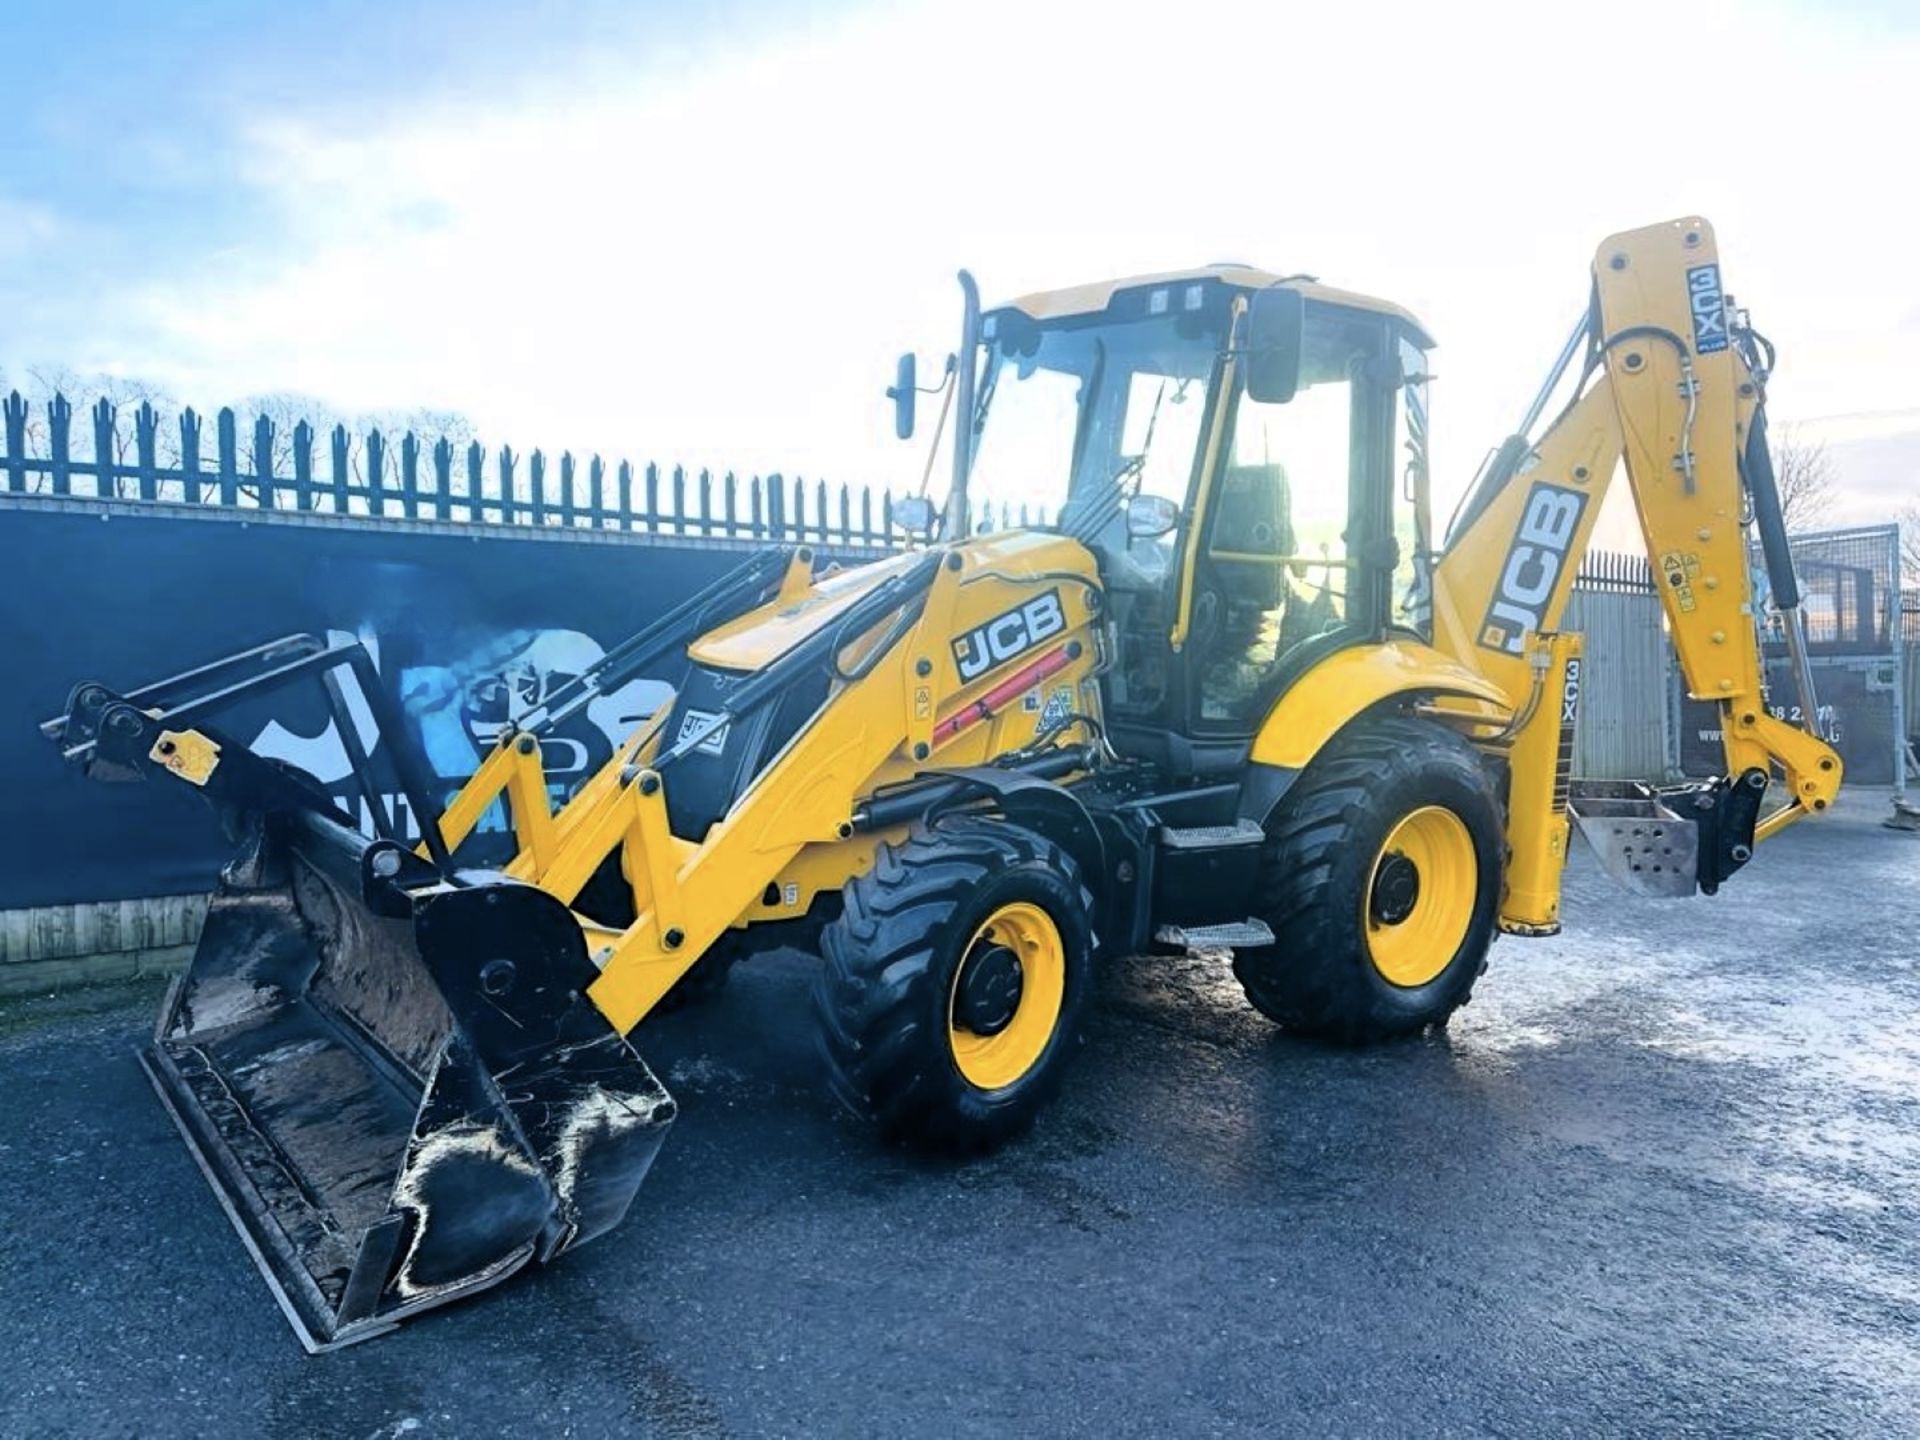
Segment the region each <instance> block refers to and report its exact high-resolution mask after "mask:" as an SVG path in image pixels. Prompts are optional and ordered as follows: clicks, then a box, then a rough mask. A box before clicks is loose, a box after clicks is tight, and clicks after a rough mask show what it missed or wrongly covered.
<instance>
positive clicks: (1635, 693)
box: [1565, 551, 1669, 780]
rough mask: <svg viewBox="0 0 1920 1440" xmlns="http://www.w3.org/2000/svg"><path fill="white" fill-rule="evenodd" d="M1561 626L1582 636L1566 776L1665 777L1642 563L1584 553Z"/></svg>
mask: <svg viewBox="0 0 1920 1440" xmlns="http://www.w3.org/2000/svg"><path fill="white" fill-rule="evenodd" d="M1565 628H1567V629H1569V630H1578V631H1580V632H1581V633H1582V634H1583V635H1584V636H1585V637H1586V649H1585V654H1586V673H1585V676H1584V682H1583V684H1582V686H1581V696H1580V710H1579V719H1578V721H1577V723H1576V725H1575V729H1574V747H1573V773H1574V774H1575V775H1578V776H1580V777H1581V778H1582V779H1590V780H1662V779H1665V778H1666V774H1667V770H1668V765H1669V762H1668V758H1667V757H1668V748H1669V747H1668V738H1669V727H1668V720H1667V691H1668V683H1667V673H1668V654H1669V652H1668V647H1667V639H1666V633H1665V631H1664V630H1662V629H1661V624H1660V597H1659V595H1658V594H1657V593H1656V592H1655V590H1654V584H1653V571H1652V568H1651V567H1650V566H1649V565H1648V564H1647V562H1646V560H1645V559H1644V558H1642V557H1641V556H1638V555H1622V554H1614V553H1611V552H1608V551H1595V552H1593V553H1592V554H1590V555H1589V556H1588V557H1587V561H1586V563H1585V564H1584V565H1583V566H1581V569H1580V574H1579V577H1578V578H1577V579H1576V580H1575V582H1574V589H1573V599H1572V601H1571V602H1570V603H1569V605H1568V606H1567V618H1566V621H1565Z"/></svg>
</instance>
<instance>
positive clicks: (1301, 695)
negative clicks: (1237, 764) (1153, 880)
mask: <svg viewBox="0 0 1920 1440" xmlns="http://www.w3.org/2000/svg"><path fill="white" fill-rule="evenodd" d="M1418 697H1434V698H1440V697H1445V698H1447V699H1450V700H1456V701H1466V702H1469V703H1468V704H1467V705H1466V706H1465V707H1463V708H1462V718H1463V719H1466V720H1481V721H1490V722H1494V723H1504V722H1505V721H1507V720H1509V719H1510V718H1511V717H1512V714H1513V703H1512V701H1511V700H1510V699H1509V698H1508V696H1507V695H1506V693H1505V692H1504V691H1502V690H1501V689H1500V687H1499V686H1497V685H1495V684H1494V683H1493V682H1492V681H1491V680H1489V679H1487V678H1486V676H1484V675H1482V674H1480V673H1479V672H1478V671H1475V670H1472V669H1469V668H1468V667H1467V666H1465V665H1462V664H1461V663H1460V662H1459V661H1458V660H1455V659H1453V658H1452V657H1450V656H1448V655H1446V654H1444V653H1442V652H1441V651H1439V650H1436V649H1434V648H1433V646H1431V645H1427V644H1423V643H1421V642H1420V641H1417V640H1405V639H1396V640H1387V641H1384V642H1382V643H1380V644H1376V645H1356V646H1352V647H1350V648H1348V649H1345V650H1340V651H1337V652H1335V653H1334V654H1332V655H1329V656H1327V657H1326V658H1325V659H1324V660H1321V661H1320V662H1319V663H1317V664H1315V665H1314V666H1312V667H1311V668H1310V669H1309V670H1308V671H1307V672H1306V673H1305V674H1304V675H1302V676H1301V677H1300V678H1299V679H1298V680H1296V681H1295V682H1294V683H1293V684H1292V685H1291V686H1289V687H1288V689H1287V691H1286V693H1285V694H1284V695H1282V696H1281V697H1280V699H1279V701H1278V702H1277V703H1276V704H1275V705H1274V707H1273V709H1272V710H1270V711H1268V712H1267V718H1266V719H1265V720H1264V721H1262V722H1261V725H1260V731H1259V733H1258V734H1257V735H1255V736H1254V740H1253V748H1252V750H1251V752H1250V753H1249V755H1248V760H1249V761H1250V762H1251V763H1250V767H1249V774H1248V777H1247V783H1246V792H1245V795H1244V796H1243V798H1242V801H1241V806H1240V813H1241V814H1242V815H1245V816H1247V817H1249V818H1252V819H1256V820H1264V819H1265V818H1266V816H1267V815H1268V814H1269V813H1270V812H1271V811H1272V809H1273V807H1274V806H1275V805H1277V804H1278V803H1279V801H1280V798H1281V797H1282V796H1283V795H1285V793H1286V792H1287V790H1288V789H1289V788H1290V787H1291V786H1292V784H1293V781H1294V778H1295V777H1296V776H1298V775H1299V773H1300V772H1301V771H1302V770H1304V769H1306V767H1307V766H1308V765H1309V764H1310V763H1311V762H1312V760H1313V758H1314V756H1316V755H1318V754H1319V753H1320V752H1321V751H1322V750H1324V749H1325V748H1326V746H1327V743H1328V742H1329V741H1331V740H1332V739H1333V738H1334V737H1335V736H1336V735H1338V734H1339V733H1340V732H1341V731H1342V730H1344V729H1345V728H1346V727H1347V726H1348V725H1349V724H1351V723H1352V722H1353V721H1354V720H1356V719H1357V718H1359V717H1360V716H1361V715H1364V714H1366V713H1367V712H1369V711H1371V710H1375V709H1377V708H1379V707H1381V706H1383V705H1386V704H1389V703H1391V702H1393V701H1396V700H1411V699H1414V698H1418Z"/></svg>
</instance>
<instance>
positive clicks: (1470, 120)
mask: <svg viewBox="0 0 1920 1440" xmlns="http://www.w3.org/2000/svg"><path fill="white" fill-rule="evenodd" d="M1917 66H1920V47H1917V46H1916V44H1915V42H1914V41H1913V40H1911V39H1899V38H1887V37H1882V38H1878V39H1873V40H1871V41H1869V40H1868V39H1866V38H1863V37H1860V36H1857V35H1852V36H1850V35H1847V34H1843V33H1840V32H1837V31H1834V30H1832V29H1831V28H1828V27H1826V26H1823V25H1822V24H1821V23H1820V22H1819V21H1818V19H1817V18H1815V17H1803V18H1800V19H1795V18H1793V17H1792V16H1791V15H1790V14H1788V13H1786V12H1775V13H1773V14H1772V15H1771V17H1770V18H1769V15H1768V12H1765V11H1756V10H1754V9H1753V7H1739V6H1735V5H1732V4H1730V3H1717V4H1716V3H1704V4H1694V5H1686V6H1675V5H1672V4H1667V3H1656V0H1622V3H1619V4H1616V5H1613V6H1611V7H1609V8H1608V10H1607V11H1606V13H1605V15H1604V16H1599V15H1597V14H1596V13H1595V12H1593V11H1591V10H1587V11H1575V10H1568V11H1566V12H1565V14H1564V16H1563V15H1562V14H1561V12H1560V11H1559V10H1558V8H1557V7H1549V6H1539V5H1537V4H1518V3H1515V4H1503V5H1497V6H1490V7H1484V8H1481V9H1479V10H1478V11H1477V12H1476V11H1475V10H1474V9H1472V8H1471V7H1464V6H1436V5H1431V4H1428V3H1397V4H1381V5H1368V6H1358V5H1354V6H1344V7H1334V6H1327V7H1324V8H1316V9H1308V8H1306V7H1303V6H1300V5H1298V4H1292V5H1275V4H1271V3H1253V4H1244V5H1214V4H1188V5H1184V6H1179V7H1169V6H1164V5H1155V6H1150V7H1130V6H1124V5H1119V4H1113V5H1102V6H1098V7H1094V8H1089V9H1084V10H1083V9H1077V8H1073V7H1048V6H1043V5H1038V4H1032V3H1014V0H980V3H976V4H971V5H968V6H964V7H960V6H954V7H940V8H933V9H924V10H916V11H912V12H908V13H898V12H885V13H874V14H864V15H854V16H850V17H848V18H847V19H845V20H844V21H843V22H842V23H841V24H839V25H838V26H837V27H835V28H831V29H823V30H815V31H811V32H807V33H801V34H786V35H773V34H769V35H765V36H762V37H759V38H757V39H756V40H754V41H753V42H752V43H751V44H747V45H736V44H727V43H716V44H715V45H712V46H709V47H708V48H707V49H706V50H704V51H701V52H699V53H693V54H688V53H682V54H675V55H673V56H669V57H664V58H663V57H661V56H660V55H658V54H651V55H650V54H648V53H634V54H622V53H614V52H604V53H599V54H595V55H583V56H582V57H581V58H580V62H579V64H578V65H577V66H576V67H574V68H573V69H572V70H570V71H568V70H565V69H562V70H561V71H557V72H550V73H551V79H550V80H548V81H547V82H545V83H544V84H542V85H539V86H536V87H533V88H528V89H525V90H522V91H520V92H518V93H515V94H511V95H507V96H505V97H502V96H497V95H487V96H459V95H451V94H450V95H446V96H443V97H441V98H439V99H437V100H426V101H423V102H422V103H421V105H420V106H419V107H418V108H417V109H416V110H415V111H413V112H412V113H410V114H407V115H406V116H404V117H403V118H401V119H399V120H397V121H385V122H383V123H382V124H381V125H380V127H379V128H377V129H372V130H365V131H353V130H350V129H342V130H336V131H329V132H327V133H320V132H318V131H316V130H315V129H313V128H311V127H310V126H304V125H300V124H296V123H294V122H292V121H289V120H286V119H284V118H277V117H273V116H263V117H260V119H259V121H258V123H257V124H256V126H255V127H254V129H253V131H252V132H251V137H250V138H251V150H250V153H251V157H252V160H251V164H250V166H249V170H248V175H249V178H250V179H251V181H252V183H254V184H256V185H258V186H259V187H261V189H262V190H263V191H264V192H266V193H267V194H268V195H269V196H270V197H271V199H272V201H273V202H274V205H275V207H276V208H277V210H278V212H279V214H280V215H281V216H282V217H283V220H284V223H285V226H286V228H287V232H288V234H289V235H290V236H291V237H292V241H293V245H292V252H291V254H290V255H281V254H279V253H277V252H276V253H275V254H273V255H266V254H257V255H256V254H249V253H241V254H233V255H226V256H221V257H212V258H209V259H208V260H207V262H206V263H205V264H204V265H202V266H200V267H198V268H197V269H196V270H194V271H193V272H192V273H188V274H175V275H166V276H159V277H155V278H154V280H153V281H152V283H151V284H150V285H148V286H146V287H145V288H144V289H143V290H142V291H141V292H140V293H139V295H138V296H137V297H135V299H136V301H137V313H138V315H139V316H140V317H141V318H142V320H143V321H144V322H145V324H146V325H147V326H150V327H151V329H150V331H149V332H148V333H150V334H151V335H153V336H154V337H157V338H155V339H154V341H153V342H152V347H151V362H152V363H151V364H150V365H148V366H147V367H146V368H149V369H155V370H162V371H165V372H167V373H166V374H165V376H164V378H167V379H169V380H171V381H172V382H173V383H174V384H175V385H176V386H177V388H179V389H181V390H182V391H183V392H189V393H208V392H217V393H238V392H241V391H261V390H278V389H297V390H304V391H310V392H313V393H315V394H318V395H321V396H324V397H326V398H328V399H330V400H333V401H335V402H336V403H340V404H342V405H346V406H354V407H376V406H383V405H395V404H408V405H411V404H428V405H435V406H443V407H452V408H459V409H463V410H465V411H467V412H468V413H470V414H472V415H474V416H475V417H476V418H477V419H478V420H479V421H480V422H481V424H482V425H483V427H484V428H485V429H486V431H487V432H488V433H489V434H490V435H492V436H495V437H497V438H500V439H508V440H512V441H513V442H514V443H516V444H518V445H532V444H536V443H542V444H546V445H548V446H550V447H558V446H560V445H571V446H574V447H576V448H584V447H589V446H599V447H601V448H603V449H606V450H608V451H609V452H613V451H618V452H622V453H626V454H631V455H633V456H635V457H646V456H651V457H658V458H661V459H673V458H684V459H687V460H689V461H695V462H703V461H705V462H712V463H715V464H730V465H737V466H741V467H743V468H760V469H769V468H775V467H779V468H784V469H786V470H787V471H788V472H789V473H792V472H794V471H796V470H800V471H806V472H807V473H819V472H826V473H829V474H832V475H834V476H836V477H841V478H847V479H853V480H869V479H871V480H887V479H889V478H894V477H897V476H900V475H904V474H907V473H910V472H911V473H917V469H918V456H917V454H914V453H910V452H908V451H906V450H904V449H900V448H896V447H894V445H893V443H892V442H891V440H890V439H889V438H887V436H888V417H887V414H886V412H885V408H884V405H883V403H882V401H881V397H880V391H881V388H882V387H883V386H884V384H885V383H886V381H887V375H888V372H889V369H890V357H891V355H892V354H893V353H894V352H895V351H897V350H899V349H902V348H905V347H907V346H910V345H912V346H917V347H918V348H919V349H920V350H921V352H922V353H923V355H928V356H934V355H937V354H939V353H941V352H943V351H944V350H945V349H947V348H949V347H950V345H951V343H952V334H953V330H954V326H955V318H956V309H957V301H956V296H955V292H954V290H953V287H952V283H951V273H952V271H953V269H954V268H955V267H956V266H958V265H961V264H966V265H969V266H971V267H973V268H974V269H975V271H976V272H977V273H978V274H979V275H980V277H981V279H982V282H983V284H984V285H985V287H986V289H987V290H988V292H989V295H990V296H992V295H994V294H1010V293H1019V292H1021V291H1024V290H1028V289H1032V288H1038V287H1042V286H1047V285H1053V284H1061V283H1067V282H1071V281H1074V280H1077V279H1085V278H1090V277H1093V276H1099V275H1106V274H1115V273H1127V272H1130V271H1135V270H1150V269H1156V268H1165V267H1168V266H1175V265H1183V264H1189V263H1197V262H1204V261H1209V260H1215V259H1223V258H1237V259H1246V260H1250V261H1254V262H1256V263H1265V264H1269V265H1272V266H1276V267H1281V268H1284V269H1289V270H1295V269H1306V270H1312V271H1314V272H1316V273H1318V274H1320V275H1321V276H1323V277H1324V278H1326V279H1328V280H1331V281H1335V282H1337V283H1341V284H1345V285H1348V286H1350V287H1352V288H1356V289H1363V290H1369V291H1372V292H1375V293H1380V294H1384V295H1388V296H1391V297H1393V298H1395V299H1398V300H1400V301H1402V302H1403V303H1405V304H1407V305H1408V306H1409V307H1411V308H1412V309H1414V310H1415V311H1416V312H1418V313H1420V314H1422V315H1423V317H1424V318H1426V320H1427V321H1428V323H1429V324H1430V326H1431V327H1432V329H1433V330H1434V332H1435V333H1436V334H1437V335H1438V336H1439V338H1440V340H1441V341H1442V346H1443V348H1442V349H1441V351H1440V354H1439V357H1438V360H1437V364H1436V369H1437V371H1438V373H1439V375H1440V377H1441V379H1440V383H1439V385H1438V387H1437V393H1436V405H1437V413H1438V430H1437V444H1438V458H1439V462H1440V466H1441V473H1442V475H1443V477H1445V478H1446V479H1447V480H1448V481H1450V482H1451V484H1452V485H1455V486H1457V485H1458V484H1460V483H1463V482H1464V481H1465V479H1466V478H1467V476H1468V475H1469V474H1470V473H1471V471H1472V470H1473V468H1474V465H1475V463H1476V462H1477V460H1478V458H1479V455H1480V453H1481V451H1482V450H1483V449H1484V448H1485V447H1486V446H1488V445H1490V444H1492V443H1493V442H1494V441H1495V440H1497V438H1498V436H1499V434H1500V433H1501V432H1502V430H1503V429H1504V427H1506V426H1507V425H1510V424H1511V423H1512V421H1513V419H1514V418H1516V414H1517V411H1518V410H1519V408H1520V407H1521V406H1522V405H1523V404H1524V402H1525V400H1526V399H1527V397H1528V394H1529V393H1530V391H1531V388H1532V386H1533V384H1534V382H1535V379H1536V378H1537V374H1538V372H1539V370H1540V369H1541V367H1543V366H1544V364H1545V362H1546V361H1547V360H1548V359H1550V358H1551V351H1552V349H1553V347H1554V346H1555V345H1556V344H1557V342H1558V340H1559V339H1560V337H1561V335H1562V333H1563V331H1564V328H1565V325H1566V323H1567V321H1568V320H1569V319H1570V318H1571V316H1572V314H1573V313H1574V312H1575V311H1576V310H1577V309H1578V307H1579V306H1580V305H1581V304H1582V303H1583V302H1584V299H1585V292H1586V278H1585V267H1586V263H1587V261H1588V258H1589V257H1590V255H1591V253H1592V250H1593V248H1594V246H1595V245H1596V244H1597V243H1598V241H1599V240H1600V239H1601V238H1602V237H1603V236H1604V235H1605V234H1607V233H1609V232H1610V231H1613V230H1617V229H1621V228H1625V227H1628V226H1632V225H1636V224H1641V223H1645V222H1648V221H1652V220H1656V219H1661V218H1666V217H1669V216H1672V215H1677V214H1683V213H1689V212H1693V211H1698V212H1700V213H1704V214H1706V215H1708V216H1709V217H1711V218H1712V219H1713V220H1714V221H1715V222H1716V224H1717V226H1718V228H1719V232H1720V237H1721V242H1722V250H1723V259H1724V262H1725V266H1726V270H1727V273H1728V277H1729V282H1730V284H1731V287H1732V289H1733V290H1734V293H1735V294H1736V295H1737V297H1738V298H1739V299H1741V300H1742V301H1743V302H1746V303H1750V304H1751V305H1753V306H1754V309H1755V315H1756V319H1757V320H1758V321H1759V322H1760V324H1761V326H1762V328H1764V329H1766V330H1768V331H1769V333H1770V334H1771V335H1772V336H1773V338H1774V339H1775V340H1776V341H1777V342H1779V344H1780V346H1781V351H1782V355H1783V358H1784V363H1783V365H1782V368H1781V370H1780V373H1779V377H1778V381H1777V384H1776V386H1775V389H1774V399H1775V408H1776V410H1777V412H1778V413H1779V414H1780V416H1781V417H1782V418H1785V419H1791V418H1793V417H1795V416H1813V415H1823V414H1835V413H1841V412H1853V411H1860V410H1875V409H1898V408H1901V407H1904V406H1908V405H1911V404H1912V403H1913V400H1914V393H1913V377H1914V374H1915V367H1914V363H1913V354H1914V342H1915V340H1916V339H1917V338H1920V336H1916V333H1915V329H1916V325H1915V317H1916V315H1920V288H1917V282H1916V280H1915V272H1914V271H1913V269H1912V268H1911V265H1910V261H1909V256H1908V251H1909V250H1910V244H1911V236H1912V235H1913V234H1914V233H1915V231H1916V228H1920V227H1917V226H1916V221H1917V220H1920V213H1917V207H1916V202H1915V200H1914V198H1913V195H1912V189H1911V187H1910V186H1907V185H1905V184H1904V183H1902V181H1901V180H1900V179H1899V178H1898V177H1896V176H1894V175H1892V174H1891V173H1890V172H1889V170H1888V167H1887V162H1886V158H1885V157H1886V155H1887V153H1888V150H1889V147H1890V146H1893V145H1894V144H1895V142H1896V139H1897V137H1900V136H1905V137H1907V139H1908V140H1911V138H1912V137H1913V131H1914V122H1913V120H1912V112H1911V109H1910V92H1911V77H1912V76H1913V75H1914V74H1915V73H1920V69H1917ZM133 363H134V364H135V366H136V368H138V367H139V364H140V360H139V358H138V357H135V358H134V360H133Z"/></svg>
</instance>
